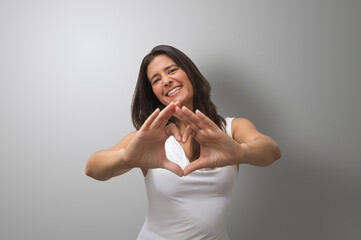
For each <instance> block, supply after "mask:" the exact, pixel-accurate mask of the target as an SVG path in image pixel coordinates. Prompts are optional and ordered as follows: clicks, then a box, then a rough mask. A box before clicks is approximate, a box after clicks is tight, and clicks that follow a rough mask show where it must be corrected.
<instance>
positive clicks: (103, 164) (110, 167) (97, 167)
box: [85, 131, 137, 181]
mask: <svg viewBox="0 0 361 240" xmlns="http://www.w3.org/2000/svg"><path fill="white" fill-rule="evenodd" d="M136 133H137V132H136V131H134V132H132V133H130V134H128V135H127V136H126V137H124V138H123V139H122V140H121V141H120V142H119V143H117V144H116V145H115V146H113V147H111V148H109V149H107V150H100V151H97V152H96V153H94V154H93V155H92V156H91V157H90V158H89V160H88V162H87V165H86V169H85V174H86V175H87V176H89V177H92V178H94V179H96V180H99V181H106V180H108V179H110V178H112V177H115V176H119V175H121V174H123V173H126V172H128V171H129V170H131V169H132V168H130V167H129V165H126V164H125V159H124V151H125V148H126V147H127V145H128V143H129V142H130V141H131V140H132V139H133V137H134V136H135V134H136Z"/></svg>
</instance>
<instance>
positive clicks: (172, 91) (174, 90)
mask: <svg viewBox="0 0 361 240" xmlns="http://www.w3.org/2000/svg"><path fill="white" fill-rule="evenodd" d="M181 88H182V87H175V88H173V89H172V90H170V91H169V92H168V93H167V96H168V97H173V96H175V95H176V94H177V93H178V92H179V90H180V89H181Z"/></svg>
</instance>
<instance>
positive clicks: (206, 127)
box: [176, 107, 244, 175]
mask: <svg viewBox="0 0 361 240" xmlns="http://www.w3.org/2000/svg"><path fill="white" fill-rule="evenodd" d="M176 115H177V117H178V118H179V119H180V120H181V121H183V122H185V123H186V124H187V125H188V126H189V127H190V128H191V129H192V131H193V132H192V135H193V137H194V138H195V139H196V140H197V142H198V143H199V144H200V156H199V158H198V159H196V160H194V161H193V162H191V163H190V164H188V165H187V166H186V167H185V169H184V175H188V174H189V173H191V172H193V171H195V170H197V169H200V168H214V167H224V166H229V165H235V164H239V163H240V159H242V157H243V155H244V151H242V150H241V146H240V144H239V143H237V142H236V141H235V140H233V139H232V138H231V137H229V136H228V135H227V134H226V133H225V132H224V131H222V130H221V129H220V128H219V127H218V126H217V125H216V124H215V123H214V122H213V121H212V120H211V119H209V118H208V117H207V116H206V115H204V114H203V113H202V112H200V111H199V110H197V111H196V112H195V113H193V112H192V111H190V110H189V109H188V108H186V107H183V108H182V109H180V108H179V107H176Z"/></svg>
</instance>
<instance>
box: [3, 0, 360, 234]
mask: <svg viewBox="0 0 361 240" xmlns="http://www.w3.org/2000/svg"><path fill="white" fill-rule="evenodd" d="M360 10H361V1H351V0H350V1H348V0H346V1H345V0H343V1H341V0H339V1H332V0H329V1H328V0H306V1H294V0H287V1H286V0H273V1H268V0H260V1H253V0H249V1H209V0H192V1H191V0H187V1H166V0H162V1H159V0H157V1H109V0H106V1H76V0H75V1H4V0H1V1H0V34H1V37H0V111H1V117H0V194H1V197H0V239H54V240H55V239H87V240H90V239H135V238H136V236H137V234H138V232H139V230H140V228H141V226H142V225H143V222H144V218H145V214H146V210H147V199H146V192H145V187H144V180H143V176H142V174H141V171H140V170H139V169H134V170H132V171H131V172H129V173H127V174H125V175H122V176H120V177H116V178H113V179H111V180H109V181H106V182H98V181H96V180H93V179H91V178H89V177H87V176H85V174H84V169H85V165H86V162H87V160H88V158H89V157H90V155H91V154H93V153H94V152H95V151H98V150H101V149H106V148H109V147H111V146H113V145H114V144H116V143H117V142H118V141H119V140H120V139H121V138H122V137H124V136H125V135H126V134H127V133H129V132H131V131H133V130H134V128H133V126H132V123H131V118H130V105H131V100H132V95H133V91H134V87H135V83H136V79H137V74H138V70H139V66H140V62H141V60H142V58H143V57H144V56H145V55H146V54H147V53H148V52H149V51H150V50H151V48H152V47H154V46H155V45H158V44H169V45H173V46H175V47H177V48H179V49H180V50H182V51H183V52H185V53H186V54H187V55H188V56H189V57H190V58H191V59H192V60H193V61H194V62H195V63H196V65H197V66H198V67H199V69H200V70H201V72H202V73H203V74H204V75H205V76H206V77H207V79H208V80H209V81H210V83H211V84H212V86H213V88H212V96H213V97H212V99H213V101H214V102H215V103H216V105H217V106H218V110H219V113H220V114H222V115H223V116H233V117H244V118H247V119H249V120H251V121H252V122H253V123H254V124H255V125H256V127H257V128H258V129H259V130H260V131H261V132H263V133H264V134H266V135H269V136H271V137H272V138H274V139H275V140H276V141H277V142H278V143H279V145H280V148H281V151H282V153H283V156H282V158H281V159H280V160H278V161H277V162H275V163H274V164H272V165H271V166H269V167H265V168H263V167H254V166H250V165H242V166H241V167H240V171H239V175H238V183H237V186H236V189H235V192H234V195H233V199H232V205H231V208H230V212H229V233H230V235H231V237H232V239H247V240H262V239H267V240H273V239H274V240H280V239H281V240H283V239H285V240H288V239H292V240H298V239H299V240H304V239H308V240H319V239H327V240H336V239H348V240H350V239H360V237H361V228H360V226H361V161H360V160H361V157H360V146H361V145H360V144H361V137H360V136H361V135H360V134H361V128H360V123H361V108H360V106H359V104H360V103H361V94H359V92H360V90H361V64H360V63H361V46H360V42H361V28H360V27H359V26H360V24H361V14H360Z"/></svg>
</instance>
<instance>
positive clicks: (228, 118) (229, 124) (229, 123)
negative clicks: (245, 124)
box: [225, 117, 234, 138]
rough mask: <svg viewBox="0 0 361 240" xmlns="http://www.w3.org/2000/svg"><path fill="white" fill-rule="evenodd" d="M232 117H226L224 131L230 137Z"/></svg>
mask: <svg viewBox="0 0 361 240" xmlns="http://www.w3.org/2000/svg"><path fill="white" fill-rule="evenodd" d="M233 119H234V118H233V117H226V118H225V120H226V132H227V134H228V136H230V137H231V138H233V136H232V120H233Z"/></svg>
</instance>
